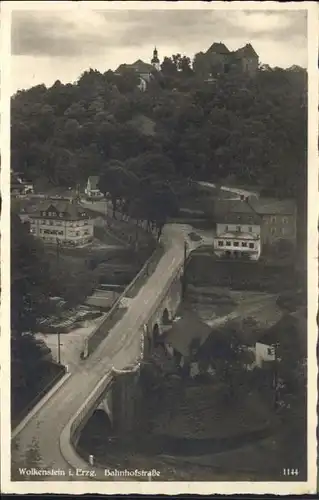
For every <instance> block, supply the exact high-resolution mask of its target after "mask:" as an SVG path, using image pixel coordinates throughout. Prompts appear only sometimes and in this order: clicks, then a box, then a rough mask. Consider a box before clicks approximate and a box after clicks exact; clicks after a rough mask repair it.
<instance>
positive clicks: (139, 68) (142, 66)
mask: <svg viewBox="0 0 319 500" xmlns="http://www.w3.org/2000/svg"><path fill="white" fill-rule="evenodd" d="M128 69H131V70H134V71H136V72H137V73H151V72H153V71H154V66H152V64H149V63H146V62H144V61H142V59H137V61H135V62H134V63H132V64H120V66H119V67H118V68H117V70H116V71H115V72H116V73H121V71H125V70H128Z"/></svg>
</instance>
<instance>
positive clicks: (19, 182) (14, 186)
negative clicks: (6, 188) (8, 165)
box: [11, 170, 34, 195]
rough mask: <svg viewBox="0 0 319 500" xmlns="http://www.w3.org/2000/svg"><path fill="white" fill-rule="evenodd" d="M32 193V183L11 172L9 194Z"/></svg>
mask: <svg viewBox="0 0 319 500" xmlns="http://www.w3.org/2000/svg"><path fill="white" fill-rule="evenodd" d="M33 192H34V188H33V183H32V182H31V181H29V180H27V179H25V178H23V177H22V176H21V175H20V174H19V173H15V172H13V171H12V170H11V194H14V195H26V194H32V193H33Z"/></svg>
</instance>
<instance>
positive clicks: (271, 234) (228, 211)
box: [214, 197, 297, 247]
mask: <svg viewBox="0 0 319 500" xmlns="http://www.w3.org/2000/svg"><path fill="white" fill-rule="evenodd" d="M214 218H215V221H216V227H217V229H216V234H217V236H220V235H221V234H223V233H226V232H229V231H236V232H242V233H249V234H252V235H259V237H260V243H261V245H262V246H263V245H266V244H267V245H272V244H273V243H275V242H277V241H279V240H288V241H289V242H291V243H292V244H293V247H295V245H296V238H297V207H296V203H295V201H294V200H290V199H285V200H278V199H275V198H263V197H261V198H251V199H244V200H225V199H222V200H215V201H214ZM217 245H218V244H217Z"/></svg>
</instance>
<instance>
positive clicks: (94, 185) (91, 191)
mask: <svg viewBox="0 0 319 500" xmlns="http://www.w3.org/2000/svg"><path fill="white" fill-rule="evenodd" d="M99 181H100V177H99V176H98V175H92V176H90V177H89V178H88V181H87V185H86V188H85V194H86V196H87V197H88V198H95V199H100V198H103V196H104V195H103V193H101V191H100V190H99V188H98V184H99Z"/></svg>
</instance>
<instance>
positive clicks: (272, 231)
mask: <svg viewBox="0 0 319 500" xmlns="http://www.w3.org/2000/svg"><path fill="white" fill-rule="evenodd" d="M270 232H271V234H272V235H274V234H276V228H275V227H272V228H271V229H270Z"/></svg>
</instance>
